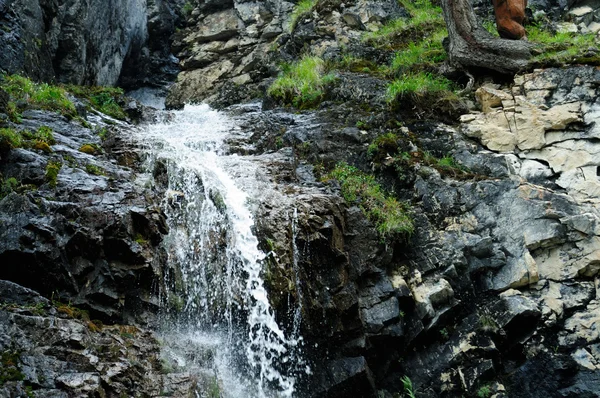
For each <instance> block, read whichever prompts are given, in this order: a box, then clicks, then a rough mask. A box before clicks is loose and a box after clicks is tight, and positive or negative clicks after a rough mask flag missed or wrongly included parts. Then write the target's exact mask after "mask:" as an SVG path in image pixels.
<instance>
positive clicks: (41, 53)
mask: <svg viewBox="0 0 600 398" xmlns="http://www.w3.org/2000/svg"><path fill="white" fill-rule="evenodd" d="M174 3H176V2H174V1H173V2H169V1H163V0H156V1H151V2H148V4H146V2H145V1H141V0H114V1H112V0H111V1H109V2H106V1H92V2H82V1H79V0H70V1H62V2H57V1H52V0H39V1H38V0H5V1H2V2H0V24H1V25H2V27H3V28H2V30H1V31H0V43H1V44H2V47H3V48H4V49H5V51H3V52H2V54H1V55H0V70H2V71H4V72H7V73H22V74H26V75H28V76H31V77H33V78H36V79H40V80H45V81H49V80H53V79H57V80H58V81H60V82H68V83H74V84H94V85H107V86H112V85H115V84H116V83H117V82H118V81H119V77H120V76H121V72H122V70H123V66H124V65H129V64H131V65H136V64H141V63H142V60H145V62H146V63H150V58H151V57H152V56H153V57H154V59H155V61H153V62H154V63H155V65H147V66H146V67H145V68H143V69H139V68H138V69H136V70H135V71H131V72H130V73H129V76H136V81H141V80H143V78H148V77H149V76H148V74H149V73H150V72H152V73H156V74H160V73H162V74H167V75H168V74H171V75H172V74H173V73H174V71H173V70H169V63H170V62H171V63H172V61H169V59H168V55H169V45H168V39H169V36H170V35H171V33H172V32H173V31H174V22H175V19H176V15H175V13H174V11H173V9H172V8H173V7H172V5H173V4H174ZM170 67H171V68H172V67H173V66H172V65H171V66H170Z"/></svg>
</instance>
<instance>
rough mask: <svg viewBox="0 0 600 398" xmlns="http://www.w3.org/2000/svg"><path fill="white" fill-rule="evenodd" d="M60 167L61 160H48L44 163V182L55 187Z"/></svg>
mask: <svg viewBox="0 0 600 398" xmlns="http://www.w3.org/2000/svg"><path fill="white" fill-rule="evenodd" d="M61 168H62V163H61V162H55V161H50V162H48V164H47V165H46V182H47V183H48V185H49V186H51V187H53V188H54V187H56V182H57V180H58V173H59V172H60V169H61Z"/></svg>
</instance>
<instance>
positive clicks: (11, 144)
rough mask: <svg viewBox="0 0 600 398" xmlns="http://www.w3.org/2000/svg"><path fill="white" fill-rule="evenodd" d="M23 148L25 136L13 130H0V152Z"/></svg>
mask: <svg viewBox="0 0 600 398" xmlns="http://www.w3.org/2000/svg"><path fill="white" fill-rule="evenodd" d="M22 146H23V136H22V135H21V133H19V132H18V131H16V130H15V129H12V128H0V150H9V149H13V148H20V147H22Z"/></svg>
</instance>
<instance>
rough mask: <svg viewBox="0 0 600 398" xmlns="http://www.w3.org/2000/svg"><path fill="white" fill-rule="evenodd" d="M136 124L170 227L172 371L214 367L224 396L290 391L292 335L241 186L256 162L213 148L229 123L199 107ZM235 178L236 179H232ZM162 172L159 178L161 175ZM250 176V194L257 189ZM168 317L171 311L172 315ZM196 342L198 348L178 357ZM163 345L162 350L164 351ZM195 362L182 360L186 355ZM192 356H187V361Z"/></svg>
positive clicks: (247, 182) (166, 329)
mask: <svg viewBox="0 0 600 398" xmlns="http://www.w3.org/2000/svg"><path fill="white" fill-rule="evenodd" d="M165 115H166V116H165V120H164V121H163V122H160V123H156V124H153V125H150V126H146V127H144V128H143V129H140V131H139V132H138V134H137V135H138V136H137V139H138V140H140V142H142V143H143V144H145V145H147V146H148V150H149V152H150V154H151V155H150V160H149V167H150V170H155V176H157V178H161V177H159V176H160V175H163V176H164V175H165V174H164V173H162V172H156V170H159V171H160V170H166V171H167V173H166V174H167V175H168V191H167V195H166V197H165V200H164V206H163V207H164V210H165V213H166V214H167V216H168V222H169V227H170V232H169V234H168V236H167V237H166V239H165V244H166V249H167V251H168V254H169V264H168V272H167V280H166V281H165V285H166V291H167V294H166V296H165V297H164V302H166V303H167V312H168V314H167V316H166V317H165V319H169V325H167V326H165V327H164V328H163V329H164V330H163V333H164V340H165V342H166V345H167V346H168V345H169V341H170V340H171V341H175V342H176V344H173V347H172V350H171V352H170V355H171V356H172V358H174V359H176V362H177V364H178V366H180V367H181V368H184V369H185V368H188V369H193V368H194V367H198V368H204V370H208V371H214V372H215V373H216V378H217V379H218V380H219V385H220V386H221V388H220V390H221V391H220V393H221V394H222V396H225V397H232V398H247V397H292V396H293V395H294V391H295V386H294V383H295V379H294V377H293V376H292V375H291V370H289V369H291V368H292V367H293V366H290V364H291V363H292V362H293V361H296V358H295V355H296V349H295V347H296V345H297V341H296V333H294V334H292V336H294V337H293V338H292V337H289V335H286V333H285V332H284V331H283V330H282V329H281V328H280V327H279V326H278V324H277V322H276V319H275V317H274V314H273V310H272V308H271V305H270V304H269V300H268V296H267V291H266V290H265V287H264V281H263V279H262V270H263V261H264V259H265V254H264V253H263V252H262V251H261V250H259V248H258V245H259V242H258V240H257V238H256V236H255V234H254V232H253V228H254V219H253V216H252V213H251V211H250V209H249V202H250V199H251V198H249V196H248V194H247V192H246V190H245V189H243V188H248V187H249V186H250V188H252V185H253V181H252V176H255V175H258V174H260V173H258V168H259V165H258V164H257V163H255V162H252V161H250V160H247V159H244V158H243V157H240V156H236V155H225V154H223V153H222V150H221V149H222V147H223V142H224V139H225V138H226V137H227V135H228V134H229V133H230V132H231V131H232V130H233V129H235V125H234V122H233V121H232V120H230V119H229V118H228V117H226V116H225V115H223V114H222V113H219V112H217V111H214V110H211V109H210V108H209V107H208V106H206V105H198V106H186V108H185V109H184V110H182V111H175V112H170V113H168V114H165ZM238 175H243V186H241V185H242V184H239V183H238V182H236V178H237V177H236V176H238ZM163 178H164V177H163ZM260 184H264V181H263V182H261V183H259V182H258V181H256V185H257V186H256V187H254V188H255V189H251V191H253V192H260V190H261V188H260V186H259V185H260ZM174 314H176V315H174ZM194 345H196V346H197V347H200V348H199V350H200V351H201V352H204V353H207V352H208V353H209V354H206V355H204V354H202V355H187V356H186V355H185V354H178V352H181V351H182V350H184V351H185V350H186V349H190V347H192V346H194ZM167 350H168V348H167ZM194 356H195V357H196V358H197V357H202V358H201V359H202V360H190V357H194ZM194 362H196V363H194Z"/></svg>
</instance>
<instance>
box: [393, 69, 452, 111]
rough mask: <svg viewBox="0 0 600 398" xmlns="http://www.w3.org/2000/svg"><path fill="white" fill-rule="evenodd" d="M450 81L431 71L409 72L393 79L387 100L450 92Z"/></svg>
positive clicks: (417, 97)
mask: <svg viewBox="0 0 600 398" xmlns="http://www.w3.org/2000/svg"><path fill="white" fill-rule="evenodd" d="M451 89H452V82H451V81H450V80H448V79H446V78H444V77H441V76H435V75H433V74H431V73H426V72H419V73H411V74H407V75H404V76H402V77H401V78H399V79H396V80H394V81H393V82H392V83H391V84H390V85H389V86H388V90H387V101H388V103H393V102H394V101H396V100H397V99H399V98H400V99H402V98H407V97H409V98H411V99H419V98H423V97H426V96H429V95H431V94H435V95H440V94H452V91H451Z"/></svg>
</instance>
